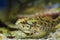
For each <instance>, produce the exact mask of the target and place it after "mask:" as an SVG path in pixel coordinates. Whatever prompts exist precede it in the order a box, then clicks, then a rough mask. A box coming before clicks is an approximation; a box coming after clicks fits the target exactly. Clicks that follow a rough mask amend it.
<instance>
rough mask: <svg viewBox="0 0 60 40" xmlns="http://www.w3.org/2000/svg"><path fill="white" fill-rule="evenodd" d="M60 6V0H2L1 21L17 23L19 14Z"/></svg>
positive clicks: (0, 3) (0, 2)
mask: <svg viewBox="0 0 60 40" xmlns="http://www.w3.org/2000/svg"><path fill="white" fill-rule="evenodd" d="M51 8H58V9H59V8H60V0H0V21H3V22H4V23H5V22H11V23H13V24H14V23H15V21H16V20H17V17H18V15H19V16H20V15H23V16H24V15H27V14H28V15H30V14H34V13H36V12H39V11H44V10H46V9H51Z"/></svg>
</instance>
